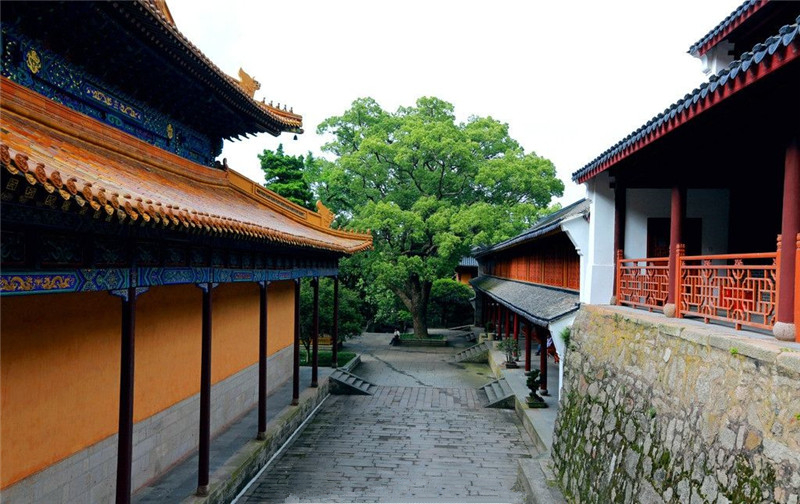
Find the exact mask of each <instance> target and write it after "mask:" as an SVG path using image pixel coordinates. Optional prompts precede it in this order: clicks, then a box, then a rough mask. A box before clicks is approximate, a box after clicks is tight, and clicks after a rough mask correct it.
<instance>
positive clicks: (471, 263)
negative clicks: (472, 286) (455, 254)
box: [458, 257, 478, 268]
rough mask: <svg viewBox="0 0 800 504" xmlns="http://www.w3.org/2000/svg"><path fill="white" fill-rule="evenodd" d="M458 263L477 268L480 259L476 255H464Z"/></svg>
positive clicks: (465, 266)
mask: <svg viewBox="0 0 800 504" xmlns="http://www.w3.org/2000/svg"><path fill="white" fill-rule="evenodd" d="M458 265H459V266H461V267H464V268H477V267H478V261H477V260H476V259H475V258H474V257H462V258H461V261H459V263H458Z"/></svg>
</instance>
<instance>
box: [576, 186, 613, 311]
mask: <svg viewBox="0 0 800 504" xmlns="http://www.w3.org/2000/svg"><path fill="white" fill-rule="evenodd" d="M586 197H587V198H589V201H590V207H589V208H590V210H589V212H590V220H589V246H588V253H587V259H586V263H587V265H586V266H587V267H586V280H585V283H584V285H583V286H582V288H581V302H582V303H591V304H608V303H609V301H610V300H611V294H612V292H613V285H614V190H613V189H611V188H610V187H609V178H608V172H603V173H601V174H599V175H597V176H595V177H594V178H592V179H591V180H589V181H588V182H586Z"/></svg>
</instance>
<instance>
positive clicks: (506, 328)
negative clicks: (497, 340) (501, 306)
mask: <svg viewBox="0 0 800 504" xmlns="http://www.w3.org/2000/svg"><path fill="white" fill-rule="evenodd" d="M510 318H511V310H509V309H508V308H506V322H505V325H504V326H503V330H504V331H505V333H506V339H508V337H509V336H511V324H510V323H509V319H510Z"/></svg>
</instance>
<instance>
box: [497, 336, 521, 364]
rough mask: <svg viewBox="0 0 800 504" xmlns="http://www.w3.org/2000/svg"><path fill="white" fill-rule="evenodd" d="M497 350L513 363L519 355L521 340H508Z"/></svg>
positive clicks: (498, 346)
mask: <svg viewBox="0 0 800 504" xmlns="http://www.w3.org/2000/svg"><path fill="white" fill-rule="evenodd" d="M497 349H498V350H500V351H501V352H503V353H504V354H506V361H507V362H511V361H513V360H515V359H516V358H517V356H518V355H519V340H515V339H514V338H506V339H504V340H503V341H501V342H500V343H498V344H497Z"/></svg>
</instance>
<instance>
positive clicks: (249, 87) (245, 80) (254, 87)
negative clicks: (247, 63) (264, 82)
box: [239, 68, 261, 98]
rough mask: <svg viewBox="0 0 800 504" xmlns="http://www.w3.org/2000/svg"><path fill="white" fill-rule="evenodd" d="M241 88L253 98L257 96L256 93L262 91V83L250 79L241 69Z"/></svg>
mask: <svg viewBox="0 0 800 504" xmlns="http://www.w3.org/2000/svg"><path fill="white" fill-rule="evenodd" d="M239 87H241V88H242V89H243V90H244V92H245V93H247V94H248V95H249V96H250V98H252V97H254V96H255V94H256V91H258V90H259V89H261V83H260V82H258V81H257V80H255V78H253V77H250V75H248V73H247V72H245V71H244V70H243V69H242V68H239Z"/></svg>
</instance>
